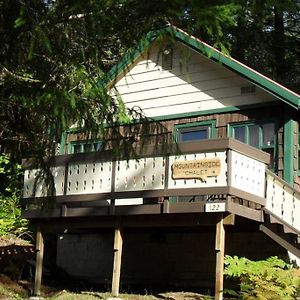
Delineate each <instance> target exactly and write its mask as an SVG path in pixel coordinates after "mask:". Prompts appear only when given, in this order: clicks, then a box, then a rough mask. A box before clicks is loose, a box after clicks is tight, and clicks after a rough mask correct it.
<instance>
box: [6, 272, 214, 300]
mask: <svg viewBox="0 0 300 300" xmlns="http://www.w3.org/2000/svg"><path fill="white" fill-rule="evenodd" d="M31 287H32V284H31V283H29V282H28V281H14V280H12V279H10V278H9V277H8V276H5V275H1V274H0V299H1V300H11V299H29V297H30V294H31V289H32V288H31ZM41 296H42V297H43V298H45V299H48V300H52V299H53V300H97V299H98V300H99V299H103V300H105V299H108V298H112V295H111V294H110V293H107V292H95V291H92V290H90V291H81V292H76V293H75V292H72V291H67V290H60V289H57V288H55V287H52V286H45V285H44V286H43V287H42V295H41ZM119 298H121V299H123V300H158V299H166V300H209V299H212V298H211V297H209V296H204V295H201V294H197V293H191V292H167V293H159V294H153V295H148V294H146V291H145V294H144V295H142V294H134V293H130V294H120V295H119Z"/></svg>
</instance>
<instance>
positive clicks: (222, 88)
mask: <svg viewBox="0 0 300 300" xmlns="http://www.w3.org/2000/svg"><path fill="white" fill-rule="evenodd" d="M158 53H159V52H158V48H155V47H154V48H153V49H152V50H151V51H150V54H149V55H148V56H146V57H144V58H140V59H139V61H138V62H136V64H135V66H133V68H132V69H131V70H130V71H129V72H128V73H127V74H126V75H125V76H123V77H121V78H120V80H119V81H118V82H117V83H116V85H115V88H113V89H111V95H112V96H115V95H120V96H121V97H122V99H123V101H124V102H125V104H126V105H127V107H129V108H133V107H139V108H141V109H142V110H143V112H144V114H145V115H146V116H148V117H157V116H166V115H172V114H178V113H188V112H197V111H205V110H211V109H220V108H225V107H229V106H240V105H248V104H257V103H264V102H269V101H276V99H275V98H274V97H272V96H271V95H270V94H269V93H266V92H265V91H263V90H262V89H260V88H258V87H256V92H255V93H253V94H244V95H241V87H243V86H248V85H251V83H250V82H249V81H247V80H246V79H244V78H242V77H240V76H238V75H236V74H235V73H233V72H231V71H230V70H228V69H226V68H225V67H223V66H222V65H220V64H217V63H215V62H213V61H211V60H209V59H208V58H206V57H204V56H203V55H201V54H198V53H196V52H194V51H192V50H190V52H187V47H186V46H184V45H182V44H179V43H178V44H176V47H175V51H174V52H173V53H174V56H173V68H172V70H164V69H163V68H162V66H161V55H159V54H158Z"/></svg>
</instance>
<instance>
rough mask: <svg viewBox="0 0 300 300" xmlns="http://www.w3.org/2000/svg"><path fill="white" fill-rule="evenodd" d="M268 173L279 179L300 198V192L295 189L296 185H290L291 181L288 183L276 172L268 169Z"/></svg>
mask: <svg viewBox="0 0 300 300" xmlns="http://www.w3.org/2000/svg"><path fill="white" fill-rule="evenodd" d="M266 173H267V175H268V176H270V177H273V178H275V179H276V180H278V181H279V182H280V183H281V184H282V185H284V186H285V187H287V188H288V189H290V190H292V192H293V193H294V194H295V195H297V196H298V197H299V199H300V192H299V191H297V190H295V189H294V187H293V186H292V185H290V184H289V183H287V182H286V181H284V180H283V179H282V178H281V177H279V176H278V175H276V174H274V173H273V172H272V171H270V170H268V169H267V170H266Z"/></svg>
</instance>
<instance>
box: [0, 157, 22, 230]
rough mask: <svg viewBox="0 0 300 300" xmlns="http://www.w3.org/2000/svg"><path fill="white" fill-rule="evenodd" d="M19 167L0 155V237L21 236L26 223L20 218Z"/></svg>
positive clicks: (20, 172)
mask: <svg viewBox="0 0 300 300" xmlns="http://www.w3.org/2000/svg"><path fill="white" fill-rule="evenodd" d="M22 174H23V172H22V169H21V166H20V165H19V164H17V163H13V162H11V161H10V159H9V158H8V156H7V155H5V154H1V155H0V180H1V186H0V236H1V235H7V234H16V235H18V234H21V233H22V232H24V231H25V230H26V225H27V221H26V220H24V219H22V218H21V208H20V197H21V191H22V186H21V178H22Z"/></svg>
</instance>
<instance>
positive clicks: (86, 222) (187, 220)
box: [30, 213, 234, 233]
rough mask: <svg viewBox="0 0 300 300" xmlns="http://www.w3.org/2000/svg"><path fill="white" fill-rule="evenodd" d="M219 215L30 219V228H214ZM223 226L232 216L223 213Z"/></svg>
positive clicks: (51, 229)
mask: <svg viewBox="0 0 300 300" xmlns="http://www.w3.org/2000/svg"><path fill="white" fill-rule="evenodd" d="M219 216H220V213H186V214H164V215H135V216H130V215H129V216H103V217H101V218H99V217H97V216H89V217H76V218H55V219H53V218H51V219H32V220H31V221H30V226H31V228H32V229H33V230H36V228H38V226H41V227H42V229H43V231H45V232H47V231H50V232H58V233H61V232H63V231H64V230H65V229H69V230H76V229H101V228H116V227H118V226H122V228H154V227H156V228H158V227H165V228H173V227H199V226H215V224H216V223H217V221H218V220H219ZM224 216H225V218H224V224H225V225H234V216H231V215H230V214H228V213H224Z"/></svg>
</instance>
